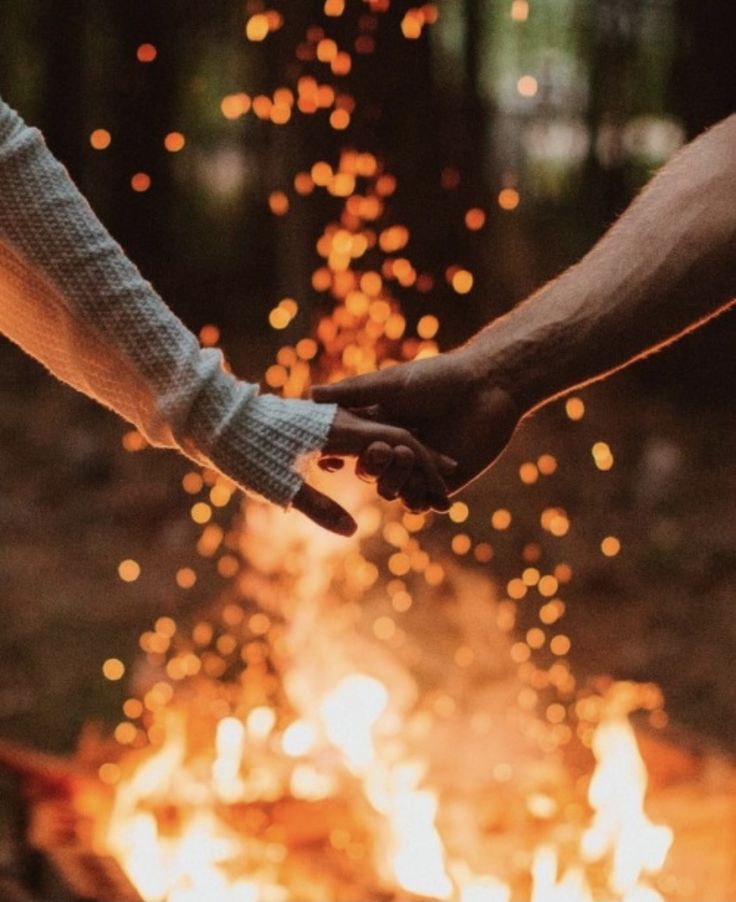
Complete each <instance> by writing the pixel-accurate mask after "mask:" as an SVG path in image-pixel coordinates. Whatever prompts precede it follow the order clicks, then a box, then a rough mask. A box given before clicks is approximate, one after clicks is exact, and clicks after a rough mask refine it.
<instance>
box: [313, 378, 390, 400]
mask: <svg viewBox="0 0 736 902" xmlns="http://www.w3.org/2000/svg"><path fill="white" fill-rule="evenodd" d="M389 373H390V370H381V371H379V372H377V373H367V374H366V375H364V376H350V377H349V378H348V379H343V380H342V382H334V383H332V384H331V385H315V386H314V388H312V392H311V394H312V400H313V401H316V402H317V403H318V404H339V405H340V406H341V407H370V406H372V405H374V404H380V402H381V400H382V399H383V398H385V397H386V396H387V395H390V394H392V386H393V381H394V380H393V378H392V376H390V375H389Z"/></svg>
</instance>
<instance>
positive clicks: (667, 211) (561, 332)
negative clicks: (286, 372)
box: [314, 116, 736, 489]
mask: <svg viewBox="0 0 736 902" xmlns="http://www.w3.org/2000/svg"><path fill="white" fill-rule="evenodd" d="M735 297H736V116H731V117H730V118H729V119H726V120H725V121H723V122H722V123H720V124H719V125H717V126H715V127H714V128H713V129H711V130H710V131H709V132H707V133H706V134H704V135H702V136H701V137H699V138H698V139H697V140H695V141H694V142H692V143H691V144H690V145H688V146H687V147H686V148H685V149H684V150H683V151H681V152H680V153H679V154H678V155H677V156H676V157H675V158H674V159H673V160H672V161H671V162H670V163H668V164H667V165H666V166H665V167H664V168H663V169H662V171H661V172H660V173H659V174H658V175H657V176H656V177H655V178H654V179H653V180H652V182H651V183H650V185H649V186H648V187H647V188H646V189H645V190H644V191H643V192H642V194H641V195H640V196H639V198H638V199H637V200H636V201H635V202H634V203H633V204H632V205H631V206H630V207H629V209H628V210H627V211H626V212H625V213H624V214H623V216H622V217H621V218H620V220H619V221H618V222H617V223H616V225H615V226H613V228H612V229H610V230H609V232H608V233H607V234H606V235H605V236H604V237H603V238H602V239H601V241H600V242H599V243H598V244H597V245H596V246H595V247H594V248H593V250H592V251H591V252H590V253H589V254H588V255H587V256H586V257H585V258H583V260H581V261H580V263H578V264H577V265H576V266H573V267H571V268H570V269H569V270H567V271H566V272H565V273H563V275H562V276H560V277H559V278H558V279H556V280H555V281H553V282H551V283H549V284H548V285H546V286H544V287H543V288H542V289H541V290H540V291H538V292H537V293H536V294H534V295H533V296H532V297H531V298H529V299H528V300H527V301H525V302H524V303H522V304H521V305H519V306H518V307H516V308H515V309H514V310H512V311H511V312H510V313H509V314H507V315H506V316H504V317H502V318H500V319H498V320H496V321H495V322H493V323H491V324H490V325H489V326H488V327H487V328H486V329H484V330H483V331H481V332H480V333H478V334H477V335H476V336H475V337H474V338H472V339H471V340H470V341H469V342H468V343H467V344H466V345H465V346H464V347H462V348H459V349H457V350H456V351H452V352H450V353H448V354H442V355H440V356H439V357H437V358H434V359H432V360H423V361H420V362H418V363H410V364H404V365H402V366H399V367H395V368H393V369H390V370H386V371H383V372H380V373H376V374H374V375H370V376H364V377H360V378H356V379H350V380H346V381H345V382H343V383H340V384H337V385H332V386H324V387H320V388H319V389H316V390H315V392H314V397H315V398H316V399H317V400H320V401H333V402H335V403H339V404H343V405H345V406H347V407H354V408H365V407H373V406H375V405H378V408H377V409H376V410H374V411H373V412H374V413H375V414H376V415H377V416H379V417H385V418H386V419H388V421H390V422H394V423H397V424H401V425H402V426H405V427H407V428H413V429H415V430H416V434H417V435H418V436H420V437H421V439H422V440H423V441H425V442H427V443H428V444H429V445H430V446H432V447H434V448H437V449H438V450H442V451H445V452H447V453H451V454H453V456H454V457H455V458H456V459H458V461H459V466H458V468H457V471H456V473H455V474H454V475H453V476H452V477H451V480H450V481H451V484H452V487H453V488H454V489H458V488H460V487H461V486H462V485H464V484H465V483H467V482H469V481H470V480H471V479H473V478H474V477H475V476H477V475H478V474H479V473H481V472H482V471H483V470H484V469H485V468H486V467H487V466H488V465H490V464H491V463H492V462H493V460H494V459H495V457H496V456H497V455H498V454H499V453H500V452H501V451H502V450H503V448H504V446H505V445H506V443H507V442H508V440H509V438H510V437H511V435H512V433H513V431H514V429H515V427H516V424H517V423H518V422H519V420H520V419H521V418H522V417H523V416H524V415H525V414H526V413H528V412H530V411H531V410H533V409H534V408H536V407H538V406H540V405H542V404H544V403H546V402H547V401H548V400H550V399H551V398H554V397H556V396H558V395H559V394H561V393H563V392H566V391H568V390H570V389H572V388H574V387H577V386H581V385H584V384H586V383H588V382H591V381H594V380H596V379H600V378H602V377H604V376H606V375H608V374H609V373H611V372H613V371H615V370H617V369H619V368H621V367H623V366H626V365H627V364H628V363H631V362H632V361H634V360H636V359H638V358H640V357H643V356H645V355H647V354H649V353H651V352H652V351H655V350H657V349H658V348H660V347H662V346H663V345H665V344H667V343H669V342H671V341H674V340H675V339H676V338H678V337H679V336H680V335H683V334H684V333H685V332H687V331H689V330H691V329H693V328H695V327H696V326H698V325H700V324H701V323H703V322H705V321H706V320H707V319H709V318H711V317H713V316H715V315H716V314H718V313H720V312H721V311H723V310H725V309H726V308H727V307H729V306H730V305H731V304H732V303H733V300H734V298H735ZM460 392H462V394H460ZM458 398H462V399H463V400H462V402H461V403H458ZM379 486H380V481H379Z"/></svg>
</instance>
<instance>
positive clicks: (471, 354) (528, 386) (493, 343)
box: [460, 320, 546, 418]
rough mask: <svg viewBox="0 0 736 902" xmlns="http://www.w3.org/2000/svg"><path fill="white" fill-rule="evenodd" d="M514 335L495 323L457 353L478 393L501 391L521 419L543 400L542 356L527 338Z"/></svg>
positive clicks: (497, 322)
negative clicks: (461, 358)
mask: <svg viewBox="0 0 736 902" xmlns="http://www.w3.org/2000/svg"><path fill="white" fill-rule="evenodd" d="M514 331H515V330H513V329H510V328H508V325H507V324H506V323H505V321H504V320H498V321H496V322H495V323H494V324H493V325H492V326H490V327H489V328H487V329H485V330H484V331H483V332H480V333H478V335H476V336H474V337H473V338H472V339H471V340H470V341H469V342H468V344H466V345H465V346H464V347H463V348H462V349H460V351H461V353H462V355H463V358H464V359H463V366H464V367H465V369H466V370H467V371H468V372H470V373H472V374H473V376H472V378H473V382H474V384H475V386H476V387H477V388H478V389H479V390H481V391H490V390H492V389H500V390H501V391H503V392H504V393H505V394H506V395H507V396H508V397H509V399H510V400H511V402H512V403H513V405H514V407H515V408H516V410H517V412H518V415H519V417H520V418H521V417H523V416H525V415H526V414H527V413H529V412H530V411H532V410H533V409H534V408H535V407H538V406H539V405H540V404H542V403H543V402H544V401H545V400H546V397H545V393H544V392H543V391H542V389H541V386H542V385H543V384H544V382H545V379H544V374H543V373H542V372H541V366H540V364H541V360H542V358H543V355H542V354H541V353H540V352H539V349H537V348H535V345H534V342H533V341H532V340H530V336H527V337H521V336H515V335H514V334H512V333H513V332H514Z"/></svg>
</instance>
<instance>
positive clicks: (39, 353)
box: [0, 98, 336, 506]
mask: <svg viewBox="0 0 736 902" xmlns="http://www.w3.org/2000/svg"><path fill="white" fill-rule="evenodd" d="M0 332H3V333H4V334H5V335H6V336H7V337H8V338H10V339H12V340H13V341H14V342H16V343H17V344H18V345H20V346H21V347H22V348H23V349H24V350H25V351H27V352H28V353H29V354H31V355H32V356H33V357H35V358H37V359H38V360H39V361H41V362H42V363H43V364H45V365H46V366H47V367H48V368H49V370H51V372H52V373H54V374H55V375H56V376H58V377H59V378H60V379H62V380H63V381H64V382H67V383H69V384H70V385H73V386H74V387H75V388H77V389H79V390H80V391H82V392H85V393H86V394H88V395H90V396H91V397H93V398H96V399H97V400H98V401H100V402H102V403H103V404H105V405H106V406H108V407H110V408H112V409H113V410H115V411H117V413H119V414H120V415H121V416H123V417H125V419H127V420H129V421H130V422H131V423H133V424H134V425H135V426H136V427H137V428H138V429H139V430H140V432H141V433H142V434H143V436H144V437H145V438H146V439H147V440H148V441H149V442H150V443H151V444H152V445H157V446H160V447H168V448H178V449H179V450H180V451H182V452H183V453H184V454H186V455H188V456H189V457H191V458H192V459H194V460H195V461H197V462H198V463H203V464H207V465H209V466H213V467H214V468H216V469H217V470H219V471H220V472H222V473H224V474H225V475H226V476H228V477H229V478H230V479H232V480H234V481H235V482H236V483H238V485H240V486H241V487H243V488H245V489H249V490H251V491H252V492H255V493H257V494H258V495H261V496H263V497H265V498H267V499H268V500H270V501H273V502H275V503H276V504H280V505H282V506H286V505H288V504H289V503H290V501H291V500H292V498H293V497H294V495H295V494H296V492H297V490H298V489H299V487H300V486H301V484H302V476H301V473H300V462H301V461H302V460H303V458H304V457H305V455H308V454H309V453H310V452H314V451H316V450H318V449H320V448H321V447H322V446H323V444H324V442H325V440H326V438H327V434H328V432H329V430H330V426H331V424H332V420H333V418H334V415H335V410H336V408H335V406H334V405H321V404H313V403H312V402H310V401H300V400H284V399H282V398H279V397H276V396H274V395H259V394H258V387H257V386H256V385H252V384H249V383H246V382H239V381H238V380H237V379H235V378H234V377H232V376H230V375H228V374H227V373H226V372H225V371H224V369H223V366H222V355H221V354H220V352H219V351H216V350H214V349H202V348H200V347H199V344H198V342H197V340H196V338H195V337H194V335H192V333H191V332H190V331H189V330H188V329H187V328H186V327H185V326H184V324H183V323H182V322H181V321H180V320H179V319H178V318H177V317H176V316H174V314H173V313H172V312H171V310H169V308H168V307H167V306H166V305H165V304H164V302H163V301H162V300H161V298H160V297H159V296H158V295H157V294H156V292H155V291H154V290H153V288H152V287H151V285H150V284H149V283H148V282H146V281H145V280H144V279H143V278H142V276H141V275H140V273H139V272H138V270H137V269H136V267H135V266H134V265H133V264H132V263H131V262H130V261H129V260H128V259H127V258H126V256H125V254H124V253H123V251H122V249H121V248H120V246H119V245H118V244H116V243H115V241H113V239H112V238H111V237H110V235H109V234H108V233H107V231H106V230H105V228H104V227H103V226H102V224H101V223H100V222H99V220H98V219H97V217H96V216H95V214H94V213H93V212H92V210H91V208H90V207H89V205H88V203H87V202H86V200H85V199H84V198H83V197H82V195H81V194H80V193H79V191H78V190H77V188H76V187H75V185H74V184H73V182H72V181H71V179H70V177H69V175H68V173H67V171H66V170H65V169H64V167H63V166H62V165H61V164H60V163H59V162H58V161H57V160H56V159H55V158H54V157H53V156H52V155H51V153H50V152H49V150H48V149H47V147H46V144H45V142H44V140H43V137H42V135H41V133H40V132H39V131H38V130H37V129H34V128H29V127H28V126H26V125H25V124H24V122H23V121H22V120H21V118H20V117H19V116H18V115H17V114H16V113H15V112H14V111H13V110H11V109H10V108H9V107H8V106H7V105H6V104H5V103H4V102H3V101H2V99H1V98H0Z"/></svg>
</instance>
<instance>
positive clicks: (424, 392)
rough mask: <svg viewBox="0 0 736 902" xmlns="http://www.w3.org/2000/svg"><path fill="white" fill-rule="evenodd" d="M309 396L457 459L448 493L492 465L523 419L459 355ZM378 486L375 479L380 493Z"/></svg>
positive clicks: (354, 380)
mask: <svg viewBox="0 0 736 902" xmlns="http://www.w3.org/2000/svg"><path fill="white" fill-rule="evenodd" d="M312 397H313V399H314V400H315V401H319V402H324V403H327V402H332V403H336V404H340V405H341V406H342V407H347V408H350V409H352V410H353V411H354V412H356V413H360V414H361V415H362V416H368V417H370V418H371V419H377V420H380V421H382V422H386V423H392V424H394V425H396V426H399V427H402V428H403V429H406V430H409V431H410V432H411V433H412V434H413V435H415V436H416V437H417V438H418V439H420V440H421V442H422V443H423V444H424V445H426V447H428V448H432V449H434V450H435V451H438V452H443V453H445V454H448V455H451V456H452V457H453V458H454V459H455V460H456V461H457V467H456V468H455V469H454V471H453V472H452V473H448V474H446V475H445V483H446V485H447V487H448V488H449V489H450V492H451V493H454V492H456V491H458V490H459V489H461V488H462V487H463V486H465V485H467V484H468V483H469V482H471V481H472V480H473V479H475V478H476V477H477V476H479V475H480V474H481V473H482V472H483V471H484V470H486V469H487V468H488V467H489V466H490V465H491V464H492V463H493V461H494V460H495V459H496V458H497V457H498V455H499V454H500V453H501V451H503V449H504V448H505V447H506V445H507V444H508V442H509V439H510V438H511V436H512V434H513V432H514V430H515V429H516V426H517V424H518V422H519V420H520V419H521V416H522V412H521V411H520V409H519V408H518V407H517V405H516V403H515V402H514V400H513V398H512V397H511V395H510V394H509V392H508V391H507V390H506V389H504V388H502V387H501V386H499V385H497V384H495V383H493V382H492V381H490V380H488V379H484V378H481V376H480V374H479V370H478V368H476V367H475V366H474V364H473V358H472V356H471V355H470V354H467V353H465V351H464V350H463V349H461V350H459V351H452V352H450V353H446V354H440V355H439V356H437V357H431V358H428V359H425V360H417V361H415V362H413V363H404V364H401V365H399V366H394V367H390V368H388V369H385V370H379V371H378V372H375V373H369V374H367V375H365V376H354V377H352V378H349V379H345V380H343V381H342V382H338V383H335V384H334V385H321V386H317V387H315V388H314V389H313V390H312ZM364 457H365V455H364ZM364 457H362V458H361V464H362V463H363V461H364ZM382 480H383V476H382V475H380V476H379V478H378V489H379V492H380V493H381V494H384V493H383V488H384V485H383V484H382Z"/></svg>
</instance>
